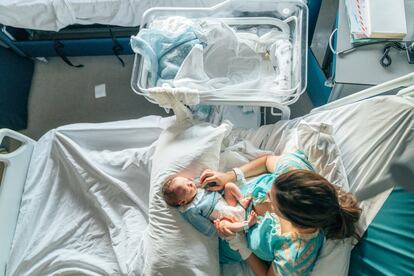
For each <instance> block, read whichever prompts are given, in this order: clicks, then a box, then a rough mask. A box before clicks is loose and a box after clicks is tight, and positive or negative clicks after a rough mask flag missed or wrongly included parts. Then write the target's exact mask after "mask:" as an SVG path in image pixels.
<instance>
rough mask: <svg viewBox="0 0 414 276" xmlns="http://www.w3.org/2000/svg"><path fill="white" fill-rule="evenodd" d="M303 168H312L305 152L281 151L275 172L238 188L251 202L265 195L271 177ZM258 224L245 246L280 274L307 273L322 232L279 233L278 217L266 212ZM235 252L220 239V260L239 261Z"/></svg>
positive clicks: (320, 245) (249, 234) (318, 246)
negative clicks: (251, 199) (249, 197)
mask: <svg viewBox="0 0 414 276" xmlns="http://www.w3.org/2000/svg"><path fill="white" fill-rule="evenodd" d="M293 169H302V170H311V171H314V169H313V167H312V165H311V164H310V163H309V161H308V159H307V157H306V155H305V153H304V152H303V151H301V150H296V151H294V152H292V153H288V154H284V155H282V156H281V157H280V159H279V160H278V162H277V164H276V167H275V172H274V173H268V174H264V175H262V176H261V177H259V178H257V179H255V180H253V181H252V182H249V183H248V184H247V185H245V186H243V187H242V188H241V191H242V193H243V195H244V196H246V195H247V194H251V195H252V198H253V204H255V203H258V202H261V201H262V200H264V199H265V198H266V193H267V191H268V190H270V189H271V188H272V184H273V182H274V180H275V179H276V178H277V177H278V176H279V175H280V174H283V173H285V172H287V171H289V170H293ZM259 221H260V223H257V224H256V225H255V226H253V227H252V228H251V229H249V231H248V232H247V234H246V238H247V243H248V247H249V248H250V249H251V250H252V252H253V253H254V254H255V255H256V256H257V257H258V258H260V259H262V260H264V261H268V262H272V264H273V266H274V268H275V271H277V272H278V274H280V275H308V274H309V273H310V272H311V271H312V268H313V266H314V264H315V261H316V259H317V256H318V253H319V250H320V248H321V247H322V244H323V241H324V235H323V233H322V232H321V231H317V232H315V233H313V234H308V235H303V234H301V235H299V234H296V233H283V234H282V233H281V229H280V222H279V219H278V217H277V216H276V215H275V214H273V213H269V212H267V213H266V214H265V215H264V216H260V217H259ZM240 260H241V259H240V255H239V254H238V252H236V251H233V250H232V249H231V248H230V247H229V245H228V243H227V242H225V241H223V240H220V261H221V262H223V263H226V262H232V261H233V262H234V261H240Z"/></svg>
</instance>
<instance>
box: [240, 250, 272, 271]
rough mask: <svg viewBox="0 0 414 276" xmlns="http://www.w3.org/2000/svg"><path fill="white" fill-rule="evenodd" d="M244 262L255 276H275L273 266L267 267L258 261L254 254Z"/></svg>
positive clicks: (264, 263) (266, 264)
mask: <svg viewBox="0 0 414 276" xmlns="http://www.w3.org/2000/svg"><path fill="white" fill-rule="evenodd" d="M245 261H246V262H247V264H248V265H249V266H250V268H251V269H252V271H253V273H254V274H255V275H256V276H262V275H263V276H276V273H275V270H274V269H273V266H272V265H268V263H266V262H264V261H262V260H261V259H259V258H258V257H257V256H256V255H254V253H252V254H251V255H250V256H249V257H248V258H247V259H246V260H245Z"/></svg>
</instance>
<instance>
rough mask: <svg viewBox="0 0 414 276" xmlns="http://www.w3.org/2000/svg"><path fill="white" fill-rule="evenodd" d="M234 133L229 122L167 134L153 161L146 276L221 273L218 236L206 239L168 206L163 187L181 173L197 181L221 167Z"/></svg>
mask: <svg viewBox="0 0 414 276" xmlns="http://www.w3.org/2000/svg"><path fill="white" fill-rule="evenodd" d="M230 130H231V126H230V125H229V124H226V123H224V124H222V125H220V126H218V127H213V126H211V125H210V124H206V123H203V124H198V125H194V126H189V127H184V126H177V125H173V126H171V127H169V128H168V129H166V130H165V131H163V132H162V133H161V136H160V138H159V140H158V142H157V147H156V150H155V153H154V156H153V160H152V170H151V188H150V204H149V224H148V227H147V228H146V231H145V233H144V235H143V240H142V242H141V245H140V248H139V252H140V253H139V254H140V256H139V257H138V262H140V265H141V267H142V268H143V269H142V274H143V275H217V274H219V257H218V239H217V237H207V236H204V235H203V234H201V233H199V232H198V231H197V230H196V229H195V228H194V227H193V226H192V225H190V224H189V223H187V222H186V221H184V220H183V219H182V217H181V215H180V214H179V212H178V211H177V209H176V208H173V207H169V206H168V205H167V204H166V203H165V201H164V199H163V197H162V194H161V185H162V184H163V183H164V182H165V180H166V179H167V178H168V177H170V176H172V175H174V174H176V173H178V172H181V173H183V174H184V175H186V176H188V177H194V176H198V175H200V173H201V172H202V170H204V169H205V168H212V169H217V168H218V164H219V154H220V147H221V143H222V140H223V137H224V136H225V135H227V134H228V133H229V132H230Z"/></svg>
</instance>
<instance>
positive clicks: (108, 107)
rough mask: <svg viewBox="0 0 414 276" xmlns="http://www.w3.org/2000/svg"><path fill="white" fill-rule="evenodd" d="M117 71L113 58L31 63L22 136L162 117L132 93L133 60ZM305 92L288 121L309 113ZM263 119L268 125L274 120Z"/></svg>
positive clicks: (129, 60)
mask: <svg viewBox="0 0 414 276" xmlns="http://www.w3.org/2000/svg"><path fill="white" fill-rule="evenodd" d="M122 58H123V59H124V61H125V63H126V66H125V67H122V66H121V65H120V63H119V61H118V60H117V59H116V58H115V57H113V56H104V57H76V58H71V61H72V62H73V63H74V64H78V63H81V64H84V66H85V67H83V68H73V67H70V66H68V65H67V64H65V63H64V62H63V61H62V60H61V59H60V58H49V63H48V64H44V63H41V62H36V65H35V73H34V76H33V81H32V88H31V91H30V98H29V122H28V129H26V130H23V131H22V133H24V134H25V135H27V136H29V137H31V138H33V139H36V140H37V139H38V138H39V137H40V136H42V135H43V134H44V133H45V132H47V131H48V130H50V129H53V128H56V127H58V126H61V125H65V124H71V123H81V122H82V123H83V122H107V121H116V120H123V119H133V118H139V117H142V116H147V115H152V114H155V115H163V116H166V115H167V114H166V113H165V111H164V110H163V109H161V108H159V107H158V106H157V105H154V104H151V103H149V102H148V101H147V100H146V99H145V98H144V97H142V96H139V95H136V94H134V93H133V91H132V89H131V87H130V79H131V72H132V65H133V56H123V57H122ZM103 83H104V84H105V85H106V97H103V98H97V99H96V98H95V90H94V89H95V85H99V84H103ZM312 108H313V106H312V103H311V102H310V100H309V98H308V97H307V95H306V94H304V95H303V96H302V97H301V98H300V100H299V101H298V102H297V103H295V104H294V105H293V106H292V117H297V116H301V115H303V114H306V113H308V112H309V110H310V109H312ZM276 120H277V118H275V119H273V120H272V118H270V117H269V116H268V122H275V121H276Z"/></svg>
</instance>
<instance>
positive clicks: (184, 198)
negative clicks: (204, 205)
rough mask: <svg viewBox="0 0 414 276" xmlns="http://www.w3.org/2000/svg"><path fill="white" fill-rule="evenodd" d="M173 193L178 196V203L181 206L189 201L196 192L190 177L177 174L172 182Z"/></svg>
mask: <svg viewBox="0 0 414 276" xmlns="http://www.w3.org/2000/svg"><path fill="white" fill-rule="evenodd" d="M172 185H173V189H174V192H175V194H176V195H177V196H178V197H179V198H180V200H179V201H178V205H180V206H183V205H187V204H188V203H190V202H191V201H192V200H193V199H194V197H195V195H196V194H197V186H196V185H195V184H194V182H193V181H192V180H191V179H188V178H185V177H181V176H177V177H175V178H174V179H173V182H172Z"/></svg>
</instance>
